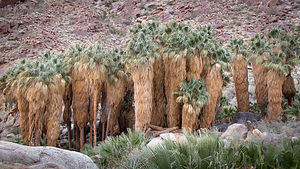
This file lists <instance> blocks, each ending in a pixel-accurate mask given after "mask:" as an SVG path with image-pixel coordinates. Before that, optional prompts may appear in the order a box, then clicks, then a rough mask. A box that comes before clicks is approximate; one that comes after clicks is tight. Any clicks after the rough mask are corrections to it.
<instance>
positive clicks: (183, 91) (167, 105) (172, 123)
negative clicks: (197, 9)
mask: <svg viewBox="0 0 300 169" xmlns="http://www.w3.org/2000/svg"><path fill="white" fill-rule="evenodd" d="M298 31H299V30H295V31H294V32H292V33H287V32H284V31H283V30H280V29H271V30H269V31H268V32H267V33H266V34H258V35H256V36H255V37H254V38H253V39H251V41H249V42H244V41H243V40H241V39H240V40H238V39H236V40H233V41H232V42H231V43H230V45H229V47H228V46H227V47H225V46H226V45H225V44H224V43H222V42H220V41H219V40H218V39H217V38H216V36H215V32H214V29H213V28H212V27H211V26H195V27H192V26H190V25H188V24H184V23H179V22H175V21H173V22H169V23H167V24H159V23H158V22H148V23H145V24H143V25H142V24H138V25H135V26H134V27H133V28H132V29H131V31H130V39H129V40H128V42H127V43H126V45H125V47H124V48H123V49H119V48H115V49H108V48H105V47H103V46H101V45H92V46H89V47H85V46H82V45H76V46H74V47H71V48H70V50H69V51H68V52H65V53H61V54H54V53H51V52H46V53H44V54H42V55H41V56H39V57H38V58H37V59H33V60H22V61H19V62H18V63H16V64H15V66H14V67H12V68H11V69H9V70H8V71H7V72H6V73H5V74H4V75H3V76H2V77H1V79H0V82H1V84H0V85H1V91H2V93H3V95H4V96H5V97H6V99H7V100H13V101H15V102H16V104H17V107H18V110H19V112H20V116H21V133H22V139H23V141H25V142H28V143H29V144H30V145H34V146H36V145H40V140H41V138H43V137H44V135H45V138H46V140H47V145H51V146H56V145H57V139H58V137H59V134H60V117H61V116H63V119H64V122H65V123H66V124H67V126H68V136H69V138H68V139H69V146H70V148H71V147H72V145H73V144H72V142H76V149H77V150H82V149H83V146H84V144H85V142H86V136H87V133H89V143H90V144H91V145H93V146H96V143H97V141H100V140H104V139H106V138H107V137H108V136H115V135H118V134H120V133H121V132H123V131H126V130H124V128H131V127H132V126H129V125H127V126H126V125H125V127H124V125H123V124H121V120H120V119H121V115H122V113H123V112H124V111H125V110H123V109H122V105H126V104H128V103H126V102H127V101H128V97H129V98H131V99H132V100H133V104H132V103H131V104H132V105H128V106H127V107H130V108H131V109H132V110H129V111H128V110H126V111H128V112H134V115H135V116H134V128H133V129H134V130H135V131H147V130H149V126H150V124H154V125H157V126H160V127H178V128H186V129H189V130H190V131H192V130H196V129H199V128H211V127H212V126H213V125H214V123H215V117H216V113H217V111H218V109H219V104H220V101H221V97H222V86H223V76H222V71H230V70H233V77H234V83H235V90H236V94H237V102H238V110H239V111H249V109H250V104H249V94H248V75H247V74H248V73H247V71H248V62H250V63H251V64H252V66H253V71H254V77H255V84H256V89H255V90H256V98H257V103H258V104H262V105H266V106H267V107H268V111H267V112H265V113H266V114H262V116H263V117H264V118H266V119H267V120H269V121H272V120H281V118H282V115H283V113H282V112H283V110H282V105H281V104H282V97H283V95H284V96H285V97H286V98H288V99H289V105H292V106H294V108H295V109H297V103H292V101H291V100H292V98H293V96H294V95H295V90H294V89H295V87H294V86H293V85H294V84H293V83H292V80H290V79H291V76H288V74H289V73H290V72H291V70H292V69H293V68H294V67H295V66H296V65H297V64H298V63H299V32H298ZM229 51H231V53H230V52H229ZM231 65H232V66H231ZM231 68H232V69H231ZM286 76H287V77H286ZM286 79H287V80H286ZM130 93H131V94H130ZM128 94H129V95H128ZM125 98H127V99H125ZM129 100H130V99H129ZM293 110H294V109H292V108H289V111H293ZM62 114H63V115H62ZM126 118H129V117H125V119H126ZM97 122H99V125H98V127H97ZM72 123H73V124H74V130H73V134H71V124H72ZM122 125H123V127H121V126H122ZM88 128H89V131H87V129H88ZM131 134H132V133H131ZM72 135H73V138H71V136H72ZM132 135H134V134H132ZM122 137H125V136H122ZM110 139H111V138H110ZM124 139H125V138H124ZM111 141H114V140H111ZM216 142H218V141H216ZM218 144H220V143H219V142H218ZM169 146H171V147H172V146H173V147H174V146H175V147H176V146H177V145H169ZM153 158H156V157H155V156H153ZM199 160H200V159H199ZM243 160H244V159H243ZM200 161H201V160H200ZM203 165H204V164H203ZM237 165H238V164H237Z"/></svg>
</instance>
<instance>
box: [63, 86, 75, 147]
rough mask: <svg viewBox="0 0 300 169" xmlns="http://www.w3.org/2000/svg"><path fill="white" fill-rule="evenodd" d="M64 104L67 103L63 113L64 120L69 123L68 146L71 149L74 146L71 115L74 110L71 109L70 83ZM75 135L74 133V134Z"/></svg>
mask: <svg viewBox="0 0 300 169" xmlns="http://www.w3.org/2000/svg"><path fill="white" fill-rule="evenodd" d="M64 104H65V109H64V114H63V119H64V122H65V123H66V124H67V129H68V142H69V143H68V146H69V149H70V148H72V138H71V137H72V135H71V117H72V111H71V104H72V86H71V85H69V86H67V89H66V92H65V96H64ZM73 136H74V134H73Z"/></svg>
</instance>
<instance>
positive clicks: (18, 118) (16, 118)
mask: <svg viewBox="0 0 300 169" xmlns="http://www.w3.org/2000/svg"><path fill="white" fill-rule="evenodd" d="M15 116H16V117H15V123H14V125H13V127H14V128H18V127H20V114H19V113H18V114H16V115H15Z"/></svg>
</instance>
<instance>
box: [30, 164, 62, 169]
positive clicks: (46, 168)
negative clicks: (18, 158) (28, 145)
mask: <svg viewBox="0 0 300 169" xmlns="http://www.w3.org/2000/svg"><path fill="white" fill-rule="evenodd" d="M51 168H53V169H65V167H63V166H61V165H58V164H55V163H45V164H37V165H33V166H31V167H30V169H51Z"/></svg>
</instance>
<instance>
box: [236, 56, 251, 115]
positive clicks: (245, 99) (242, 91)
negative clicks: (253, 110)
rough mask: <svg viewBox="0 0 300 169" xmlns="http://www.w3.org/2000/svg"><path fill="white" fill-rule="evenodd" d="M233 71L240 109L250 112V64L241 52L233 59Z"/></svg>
mask: <svg viewBox="0 0 300 169" xmlns="http://www.w3.org/2000/svg"><path fill="white" fill-rule="evenodd" d="M233 71H234V72H233V79H234V85H235V92H236V99H237V104H238V111H240V112H248V111H249V92H248V66H247V61H246V59H245V58H244V57H243V56H242V55H241V54H237V55H236V56H235V57H234V59H233Z"/></svg>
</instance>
